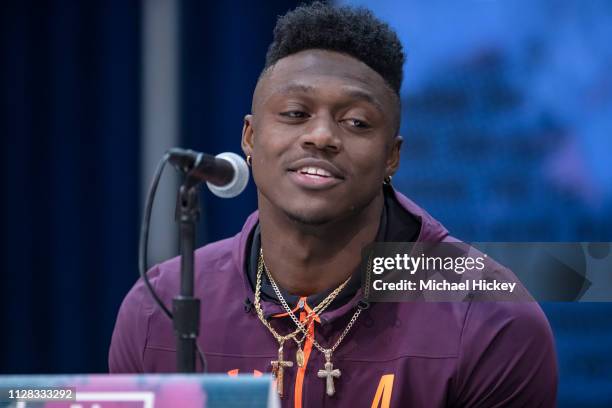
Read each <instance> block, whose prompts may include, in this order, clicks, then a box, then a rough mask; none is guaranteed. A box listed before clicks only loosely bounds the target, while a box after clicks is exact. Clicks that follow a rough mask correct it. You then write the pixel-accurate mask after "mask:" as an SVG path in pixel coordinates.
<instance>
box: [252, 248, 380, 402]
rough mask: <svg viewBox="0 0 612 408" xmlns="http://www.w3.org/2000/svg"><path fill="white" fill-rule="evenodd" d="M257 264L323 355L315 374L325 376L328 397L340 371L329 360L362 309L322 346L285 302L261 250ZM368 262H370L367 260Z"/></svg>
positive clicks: (305, 334)
mask: <svg viewBox="0 0 612 408" xmlns="http://www.w3.org/2000/svg"><path fill="white" fill-rule="evenodd" d="M259 264H260V265H263V269H264V270H265V271H266V274H267V275H268V279H269V280H270V284H271V285H272V288H273V289H274V293H275V294H276V296H277V297H278V299H279V300H280V302H281V304H282V305H283V308H284V309H285V311H286V312H287V313H288V314H289V316H290V317H291V319H292V320H293V322H294V323H295V325H296V326H297V328H298V330H299V331H301V332H302V333H303V334H304V336H305V337H308V339H310V341H312V344H313V345H314V346H315V347H316V348H317V349H318V350H319V351H320V352H321V353H322V354H323V355H324V356H325V365H324V368H323V369H322V370H319V371H318V372H317V376H318V377H319V378H325V381H326V387H325V389H326V393H327V395H328V396H330V397H331V396H333V395H334V394H335V392H336V390H335V387H334V378H338V377H340V375H341V371H340V370H339V369H337V368H335V369H334V365H333V363H332V362H331V359H332V354H333V352H334V351H336V349H337V348H338V346H339V345H340V343H342V340H344V338H345V337H346V335H347V334H348V332H349V331H350V330H351V328H352V327H353V325H354V324H355V322H356V321H357V318H358V317H359V315H360V314H361V312H362V310H363V309H362V308H360V307H359V308H357V310H356V311H355V313H354V314H353V317H351V320H350V321H349V323H348V324H347V326H346V328H345V329H344V331H343V332H342V334H340V337H339V338H338V340H336V343H334V345H333V346H332V347H330V348H324V347H323V346H321V345H320V344H319V342H317V341H316V340H315V338H314V336H312V335H311V334H310V333H309V332H308V328H307V327H305V326H304V325H303V324H302V323H301V322H300V321H299V320H298V318H297V317H296V316H295V314H294V313H293V311H292V310H291V308H290V307H289V305H288V304H287V301H286V300H285V298H284V297H283V295H282V293H281V292H280V290H279V288H278V285H277V284H276V282H275V281H274V279H273V278H272V275H271V274H270V271H268V268H267V267H266V264H265V261H264V257H263V250H260V251H259ZM369 264H370V262H369ZM258 269H260V268H258ZM349 280H350V277H349V278H348V279H347V280H346V281H345V282H344V283H343V284H342V285H341V287H344V285H346V284H347V283H348V281H349ZM336 290H338V289H336ZM339 292H340V291H339V290H338V293H339ZM332 293H333V292H332ZM336 296H337V294H336ZM334 297H335V296H334Z"/></svg>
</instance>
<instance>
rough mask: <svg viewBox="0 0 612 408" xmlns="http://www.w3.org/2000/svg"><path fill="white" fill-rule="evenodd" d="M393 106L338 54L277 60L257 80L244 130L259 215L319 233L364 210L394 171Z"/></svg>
mask: <svg viewBox="0 0 612 408" xmlns="http://www.w3.org/2000/svg"><path fill="white" fill-rule="evenodd" d="M396 98H397V96H396V95H395V94H394V93H393V91H392V90H391V89H390V88H389V87H388V86H387V85H386V83H385V82H384V80H383V78H382V77H381V76H380V75H379V74H378V73H377V72H376V71H374V70H372V69H371V68H370V67H368V66H367V65H365V64H364V63H362V62H361V61H359V60H357V59H354V58H352V57H349V56H346V55H344V54H340V53H337V52H331V51H323V50H306V51H302V52H299V53H296V54H293V55H290V56H288V57H285V58H283V59H281V60H279V61H278V62H277V63H276V64H275V65H274V66H273V67H272V68H271V69H270V70H269V71H268V72H266V73H265V74H264V76H263V77H262V78H261V79H260V81H259V83H258V85H257V89H256V90H255V94H254V96H253V114H252V115H247V117H246V118H245V125H244V129H243V139H242V147H243V150H244V152H245V154H250V155H252V158H253V164H252V167H253V177H254V179H255V183H256V185H257V188H258V191H259V194H260V207H261V206H262V205H271V206H272V207H275V208H276V209H279V210H281V211H283V212H284V213H285V214H286V215H287V216H289V217H290V218H291V219H293V220H296V221H299V222H301V223H305V224H310V225H320V224H325V223H327V222H330V221H332V220H340V219H344V218H346V217H350V216H351V215H352V214H355V213H357V212H359V211H361V210H362V209H364V208H365V207H366V206H368V205H369V204H370V203H371V202H372V201H373V200H374V198H375V197H376V196H377V195H379V194H382V188H381V185H382V182H383V179H384V177H385V176H387V175H391V174H393V173H394V172H395V170H396V169H397V166H398V165H399V149H400V146H401V137H399V136H397V137H396V136H395V132H396V122H397V120H398V117H399V116H398V115H399V112H398V103H397V99H396ZM262 200H263V201H262Z"/></svg>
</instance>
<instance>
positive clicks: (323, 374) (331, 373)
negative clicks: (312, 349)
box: [317, 350, 341, 397]
mask: <svg viewBox="0 0 612 408" xmlns="http://www.w3.org/2000/svg"><path fill="white" fill-rule="evenodd" d="M340 374H341V373H340V370H338V369H337V368H336V369H334V365H333V364H332V362H331V351H330V350H327V351H326V352H325V369H324V370H319V372H318V373H317V376H318V377H319V378H325V381H326V384H325V385H326V387H325V390H326V392H327V395H329V396H330V397H331V396H333V395H334V394H335V393H336V389H335V388H334V378H338V377H340Z"/></svg>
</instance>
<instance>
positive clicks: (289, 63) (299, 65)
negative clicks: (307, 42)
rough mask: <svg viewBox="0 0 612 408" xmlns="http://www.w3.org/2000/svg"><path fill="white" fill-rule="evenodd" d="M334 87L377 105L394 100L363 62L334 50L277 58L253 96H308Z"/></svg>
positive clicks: (310, 51)
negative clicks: (386, 100)
mask: <svg viewBox="0 0 612 408" xmlns="http://www.w3.org/2000/svg"><path fill="white" fill-rule="evenodd" d="M329 86H334V88H337V89H341V90H342V92H343V93H344V94H345V95H347V96H352V97H355V98H358V99H363V100H366V101H368V102H371V103H374V104H377V105H380V104H381V102H382V100H384V99H385V98H388V97H389V96H391V97H393V91H392V90H391V89H390V88H389V87H388V86H387V84H386V83H385V81H384V79H383V78H382V77H381V76H380V75H379V74H378V73H377V72H376V71H374V70H373V69H371V68H370V67H369V66H367V65H366V64H364V63H363V62H361V61H359V60H357V59H355V58H353V57H350V56H348V55H345V54H341V53H338V52H334V51H325V50H306V51H302V52H299V53H296V54H292V55H290V56H287V57H285V58H282V59H280V60H279V61H278V62H277V63H276V64H275V65H273V66H272V67H270V68H269V71H268V72H266V73H265V74H264V75H263V76H262V78H261V80H260V83H258V86H257V88H258V89H257V90H256V93H258V92H260V93H263V94H265V96H264V95H260V96H263V97H264V98H265V99H267V98H268V97H270V96H271V95H272V94H290V93H306V94H308V93H310V94H313V93H315V92H317V91H318V90H321V89H325V88H326V87H329Z"/></svg>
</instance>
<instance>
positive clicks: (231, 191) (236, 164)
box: [206, 152, 249, 198]
mask: <svg viewBox="0 0 612 408" xmlns="http://www.w3.org/2000/svg"><path fill="white" fill-rule="evenodd" d="M215 157H216V158H218V159H223V160H227V161H228V162H230V163H231V165H232V167H233V168H234V178H233V179H232V181H230V182H229V183H227V184H226V185H224V186H215V185H214V184H210V183H208V182H207V183H206V185H207V186H208V189H209V190H210V192H211V193H213V194H214V195H216V196H217V197H221V198H233V197H236V196H237V195H238V194H240V193H242V192H243V191H244V189H245V188H246V185H247V183H248V182H249V166H247V164H246V162H245V161H244V159H243V158H242V157H241V156H239V155H237V154H236V153H232V152H224V153H219V154H218V155H216V156H215Z"/></svg>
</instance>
